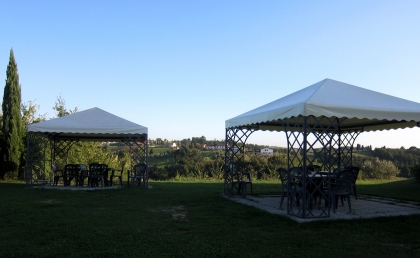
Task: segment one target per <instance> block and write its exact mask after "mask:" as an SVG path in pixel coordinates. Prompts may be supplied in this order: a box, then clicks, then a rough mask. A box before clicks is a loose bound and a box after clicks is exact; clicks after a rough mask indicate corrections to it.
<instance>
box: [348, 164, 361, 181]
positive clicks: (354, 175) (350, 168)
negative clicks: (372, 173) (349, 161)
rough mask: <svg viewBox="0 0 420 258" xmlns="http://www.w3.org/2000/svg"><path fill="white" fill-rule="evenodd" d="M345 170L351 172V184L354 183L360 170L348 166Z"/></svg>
mask: <svg viewBox="0 0 420 258" xmlns="http://www.w3.org/2000/svg"><path fill="white" fill-rule="evenodd" d="M346 169H349V170H351V171H352V172H353V183H354V182H356V180H357V177H358V176H359V171H360V168H358V167H352V166H348V167H346Z"/></svg>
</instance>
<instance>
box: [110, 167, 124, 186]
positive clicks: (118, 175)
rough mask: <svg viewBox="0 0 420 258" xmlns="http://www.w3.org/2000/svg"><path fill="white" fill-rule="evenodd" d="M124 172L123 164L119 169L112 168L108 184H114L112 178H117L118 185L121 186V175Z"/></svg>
mask: <svg viewBox="0 0 420 258" xmlns="http://www.w3.org/2000/svg"><path fill="white" fill-rule="evenodd" d="M123 173H124V164H123V165H122V166H121V169H113V170H112V174H111V176H110V177H109V184H110V186H112V185H113V184H114V179H115V178H117V179H118V180H119V182H120V185H121V186H123V181H122V175H123Z"/></svg>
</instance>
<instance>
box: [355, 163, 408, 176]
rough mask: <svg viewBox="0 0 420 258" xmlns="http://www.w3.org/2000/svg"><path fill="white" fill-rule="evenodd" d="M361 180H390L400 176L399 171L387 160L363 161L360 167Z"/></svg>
mask: <svg viewBox="0 0 420 258" xmlns="http://www.w3.org/2000/svg"><path fill="white" fill-rule="evenodd" d="M361 170H362V173H361V178H362V179H392V178H393V177H396V176H397V175H399V174H400V170H399V169H398V168H397V167H396V166H395V165H394V163H392V161H389V160H380V159H378V158H376V159H373V160H365V161H364V162H363V164H362V167H361Z"/></svg>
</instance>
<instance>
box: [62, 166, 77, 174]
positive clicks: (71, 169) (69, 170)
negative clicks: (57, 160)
mask: <svg viewBox="0 0 420 258" xmlns="http://www.w3.org/2000/svg"><path fill="white" fill-rule="evenodd" d="M79 170H80V164H67V165H65V166H64V173H65V174H66V175H74V174H77V173H78V172H79Z"/></svg>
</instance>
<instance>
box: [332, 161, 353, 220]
mask: <svg viewBox="0 0 420 258" xmlns="http://www.w3.org/2000/svg"><path fill="white" fill-rule="evenodd" d="M352 181H353V171H352V170H350V169H343V170H341V171H339V172H337V175H336V176H335V181H334V183H332V184H331V188H330V190H327V191H326V195H325V196H327V198H328V200H326V201H327V203H328V205H331V204H333V205H334V213H335V210H336V209H337V206H338V197H342V198H341V205H343V206H344V203H343V199H346V200H347V203H348V205H349V212H351V202H350V192H351V182H352Z"/></svg>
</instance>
